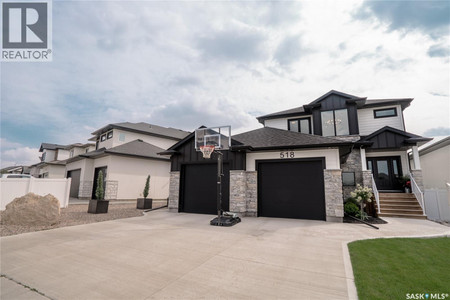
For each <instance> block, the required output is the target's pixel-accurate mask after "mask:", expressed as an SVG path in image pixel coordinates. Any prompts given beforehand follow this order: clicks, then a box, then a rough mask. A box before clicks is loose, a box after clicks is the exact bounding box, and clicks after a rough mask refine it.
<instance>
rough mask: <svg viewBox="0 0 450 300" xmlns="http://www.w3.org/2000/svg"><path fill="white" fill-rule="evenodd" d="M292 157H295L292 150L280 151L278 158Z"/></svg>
mask: <svg viewBox="0 0 450 300" xmlns="http://www.w3.org/2000/svg"><path fill="white" fill-rule="evenodd" d="M294 157H295V154H294V151H285V152H280V158H294Z"/></svg>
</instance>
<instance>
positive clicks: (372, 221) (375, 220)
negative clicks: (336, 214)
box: [344, 216, 387, 224]
mask: <svg viewBox="0 0 450 300" xmlns="http://www.w3.org/2000/svg"><path fill="white" fill-rule="evenodd" d="M364 221H365V222H367V223H369V224H387V222H386V221H385V220H383V219H380V218H374V217H370V216H369V217H368V219H366V220H364ZM344 223H358V224H362V223H361V222H358V221H357V220H355V219H352V218H350V217H347V216H345V217H344Z"/></svg>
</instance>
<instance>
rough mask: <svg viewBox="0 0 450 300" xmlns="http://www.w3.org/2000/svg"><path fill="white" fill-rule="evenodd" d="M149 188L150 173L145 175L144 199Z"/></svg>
mask: <svg viewBox="0 0 450 300" xmlns="http://www.w3.org/2000/svg"><path fill="white" fill-rule="evenodd" d="M149 189H150V175H148V176H147V180H146V181H145V187H144V193H143V194H144V199H147V196H148V190H149Z"/></svg>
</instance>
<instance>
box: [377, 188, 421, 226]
mask: <svg viewBox="0 0 450 300" xmlns="http://www.w3.org/2000/svg"><path fill="white" fill-rule="evenodd" d="M375 207H376V208H377V209H378V207H377V204H376V203H375ZM378 215H379V216H380V217H398V218H412V219H425V220H426V219H427V217H426V216H425V215H424V214H423V210H422V207H420V204H419V202H418V201H417V199H416V196H414V194H412V193H383V192H380V213H379V214H378Z"/></svg>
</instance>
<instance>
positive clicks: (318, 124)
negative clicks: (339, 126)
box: [312, 109, 322, 135]
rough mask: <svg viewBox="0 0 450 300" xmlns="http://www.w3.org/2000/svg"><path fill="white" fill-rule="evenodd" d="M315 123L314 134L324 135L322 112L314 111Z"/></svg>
mask: <svg viewBox="0 0 450 300" xmlns="http://www.w3.org/2000/svg"><path fill="white" fill-rule="evenodd" d="M312 115H313V123H314V134H315V135H322V117H321V116H320V110H319V109H314V110H313V111H312Z"/></svg>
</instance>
